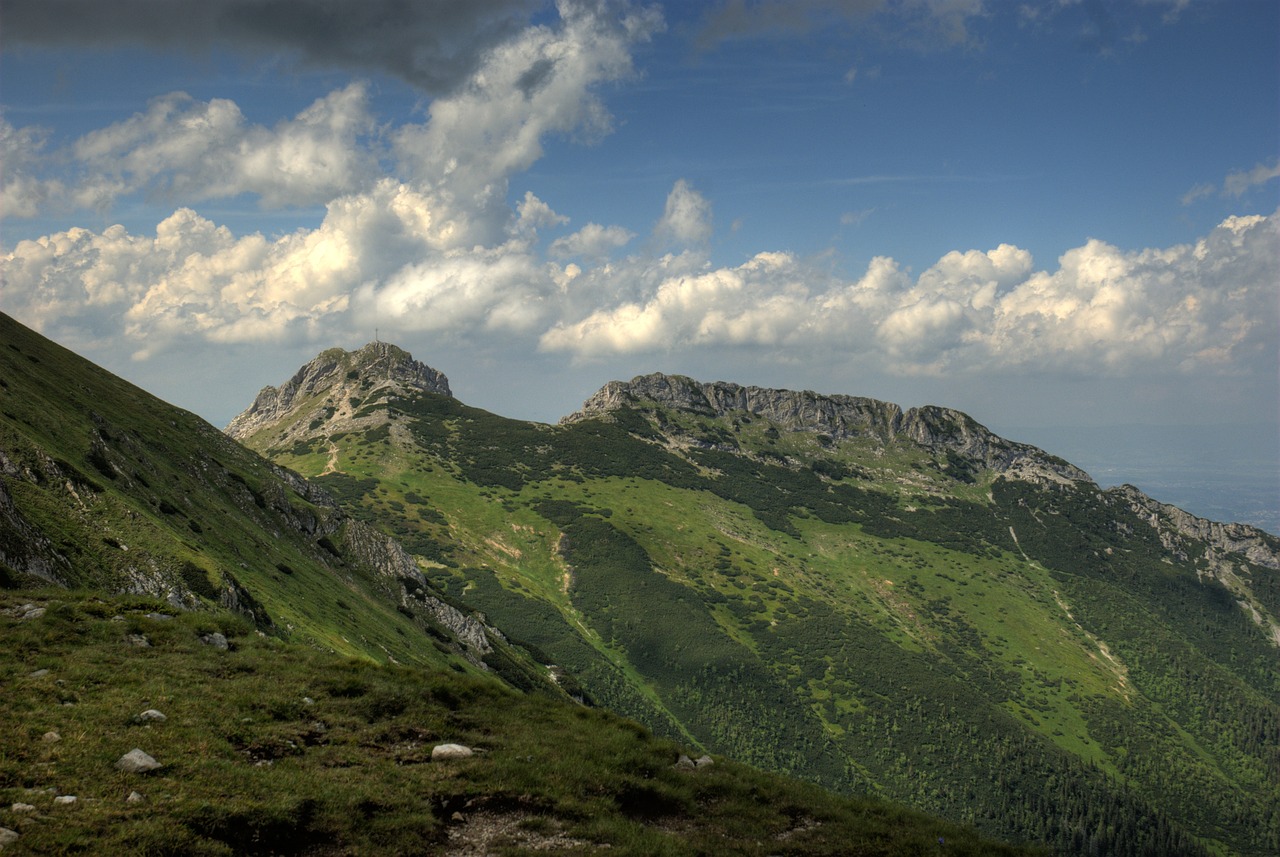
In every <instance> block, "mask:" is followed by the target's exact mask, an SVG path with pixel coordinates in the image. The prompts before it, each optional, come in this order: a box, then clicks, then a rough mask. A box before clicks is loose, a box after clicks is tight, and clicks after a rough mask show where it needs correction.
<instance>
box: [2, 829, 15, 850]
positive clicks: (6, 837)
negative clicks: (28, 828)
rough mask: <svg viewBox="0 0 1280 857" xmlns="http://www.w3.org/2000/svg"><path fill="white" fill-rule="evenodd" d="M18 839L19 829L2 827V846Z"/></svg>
mask: <svg viewBox="0 0 1280 857" xmlns="http://www.w3.org/2000/svg"><path fill="white" fill-rule="evenodd" d="M17 841H18V831H16V830H10V829H9V828H7V827H0V848H4V847H5V846H6V845H11V844H12V843H14V842H17Z"/></svg>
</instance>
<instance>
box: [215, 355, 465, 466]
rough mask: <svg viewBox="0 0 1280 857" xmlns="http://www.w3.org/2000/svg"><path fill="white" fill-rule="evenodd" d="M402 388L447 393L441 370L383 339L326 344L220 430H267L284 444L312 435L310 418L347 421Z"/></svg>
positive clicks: (240, 433)
mask: <svg viewBox="0 0 1280 857" xmlns="http://www.w3.org/2000/svg"><path fill="white" fill-rule="evenodd" d="M408 391H418V392H427V393H436V394H439V395H442V396H452V395H453V393H452V392H451V391H450V389H449V379H448V378H446V377H445V376H444V374H443V373H441V372H438V371H436V370H435V369H432V368H431V367H430V366H427V365H426V364H425V363H421V362H419V361H417V360H414V359H413V356H412V355H411V354H409V352H407V351H405V350H404V349H402V348H399V347H398V346H395V345H392V344H391V343H389V342H370V343H369V344H368V345H366V346H364V347H363V348H361V349H359V350H357V351H344V350H343V349H341V348H330V349H329V350H327V351H323V352H321V353H320V354H319V356H317V357H316V358H315V359H314V360H312V361H311V362H309V363H307V364H306V365H305V366H303V367H302V368H301V369H299V370H298V371H297V372H296V373H295V374H294V376H293V377H292V378H290V379H289V380H288V381H286V382H285V383H284V384H283V385H282V386H280V387H264V388H262V390H261V392H259V393H258V396H257V398H256V399H254V401H253V404H252V405H250V406H249V407H248V409H246V410H245V411H244V412H243V413H241V414H240V415H239V416H237V417H236V418H235V419H233V420H232V421H231V422H230V423H229V424H228V425H227V427H226V433H227V434H229V435H231V436H232V437H234V438H235V439H237V440H240V441H244V440H247V439H248V438H250V437H253V436H254V435H257V434H258V433H259V432H262V431H264V430H268V429H269V430H270V433H271V434H272V437H271V438H270V442H271V443H272V444H276V443H283V442H290V441H293V440H297V439H300V438H302V437H306V436H307V435H308V434H310V433H313V432H314V430H315V428H318V427H319V426H318V425H317V426H314V427H313V426H312V423H313V422H317V421H318V422H319V423H324V422H329V421H332V420H335V419H336V420H338V421H343V420H351V419H352V418H353V417H354V416H355V413H356V412H357V411H358V409H359V407H360V406H362V405H364V404H368V403H372V402H375V401H378V400H379V399H385V398H386V397H388V396H394V395H397V394H403V393H405V392H408ZM344 428H345V427H344ZM348 430H349V429H348Z"/></svg>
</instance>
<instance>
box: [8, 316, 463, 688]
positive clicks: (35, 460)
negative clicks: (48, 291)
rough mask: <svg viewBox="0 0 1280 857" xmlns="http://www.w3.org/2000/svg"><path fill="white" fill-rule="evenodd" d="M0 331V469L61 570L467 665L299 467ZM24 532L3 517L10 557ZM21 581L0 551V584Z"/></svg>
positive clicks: (335, 646) (317, 636) (302, 634)
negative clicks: (296, 472)
mask: <svg viewBox="0 0 1280 857" xmlns="http://www.w3.org/2000/svg"><path fill="white" fill-rule="evenodd" d="M0 341H2V342H3V343H4V345H3V346H2V347H0V452H2V453H3V455H4V456H5V460H6V461H7V464H6V465H5V466H4V468H3V469H4V475H3V477H0V478H3V488H4V490H5V491H6V493H7V494H8V495H10V496H11V498H12V501H13V503H14V505H15V507H16V511H17V514H18V515H19V516H21V518H22V521H23V522H24V523H25V524H26V525H29V527H30V528H31V529H32V530H34V531H36V532H38V533H40V534H43V535H44V536H45V537H46V539H47V541H46V543H45V545H44V546H43V548H40V549H37V550H36V553H43V554H44V555H45V556H46V558H47V559H48V561H49V566H50V568H52V569H53V570H54V571H55V576H56V578H57V580H58V582H59V583H61V584H63V585H73V586H91V587H95V588H102V589H105V590H108V591H133V592H147V593H150V594H153V595H159V596H162V597H169V598H171V599H172V600H174V601H176V602H180V603H185V604H187V605H188V606H196V605H198V604H209V603H215V604H216V603H219V602H222V601H225V599H226V597H227V594H228V592H231V591H234V592H235V593H236V595H237V597H238V598H239V599H240V600H241V601H242V603H243V605H246V606H247V607H249V608H250V609H254V610H255V611H256V613H257V618H258V620H259V624H260V626H261V627H263V628H264V629H267V630H269V631H270V632H271V633H273V634H276V635H279V636H284V637H288V638H290V639H293V640H297V641H300V642H306V643H308V644H311V645H314V646H317V647H320V648H324V649H327V650H330V651H334V652H338V653H341V654H344V655H348V656H359V657H367V658H371V659H373V660H376V661H379V662H384V663H385V662H388V661H392V660H394V661H396V662H400V663H406V664H418V665H423V666H431V667H435V668H445V667H448V668H453V669H457V670H462V671H465V672H477V671H478V670H477V669H476V667H474V666H473V665H472V664H471V663H469V662H468V661H467V660H466V659H464V658H463V657H460V656H459V655H458V654H457V652H458V651H459V650H460V649H459V646H458V645H456V641H454V640H452V638H451V635H450V634H449V633H448V632H447V631H445V630H444V629H442V628H440V627H439V626H438V625H436V624H434V623H433V622H431V621H429V620H428V619H426V618H423V617H421V616H417V617H414V616H410V615H406V613H405V612H401V611H397V609H396V606H397V604H396V601H395V600H394V599H393V598H389V597H388V592H387V590H388V589H389V588H391V586H392V583H391V582H389V581H388V580H386V579H385V578H384V577H383V576H382V575H380V574H379V573H378V572H377V570H376V569H374V568H371V567H370V566H369V565H368V564H367V563H365V562H362V561H361V560H360V559H358V558H357V557H356V556H354V555H353V553H352V552H351V551H350V550H348V549H347V547H348V546H347V545H346V543H345V538H346V535H347V528H346V526H345V525H344V524H343V521H344V520H345V514H344V513H341V512H339V510H337V508H336V507H331V506H329V505H325V503H324V502H317V501H322V500H323V498H320V497H317V496H316V495H314V493H312V492H310V491H309V490H307V489H306V487H305V486H303V485H302V483H301V481H300V480H299V481H298V482H297V483H296V484H290V483H289V482H288V481H285V480H283V479H282V478H281V476H280V474H279V473H278V472H277V471H276V469H275V468H274V467H273V465H271V464H270V463H269V462H267V461H265V460H264V459H262V458H261V457H260V456H258V455H256V454H254V453H252V452H250V451H249V450H247V449H245V448H244V447H242V446H240V445H239V444H237V443H235V442H233V441H231V440H230V439H229V438H227V437H226V436H225V435H224V434H222V433H221V432H220V431H218V430H217V429H215V428H214V427H213V426H210V425H209V424H208V423H206V422H204V421H203V420H201V419H199V418H198V417H196V416H194V415H193V414H190V413H188V412H186V411H182V410H180V409H178V408H174V407H172V406H170V405H168V404H166V403H164V402H162V401H160V400H158V399H156V398H155V397H153V396H151V395H149V394H147V393H146V392H144V391H142V390H140V389H138V388H137V387H134V386H133V385H131V384H129V383H127V382H125V381H123V380H121V379H119V378H116V377H114V376H112V375H110V374H109V373H106V372H104V371H102V370H101V369H99V368H98V367H96V366H93V365H92V364H90V363H88V362H87V361H85V360H83V359H82V358H80V357H78V356H76V355H75V354H73V353H71V352H69V351H67V350H66V349H63V348H61V347H59V346H57V345H56V344H54V343H52V342H50V341H48V340H47V339H45V338H43V337H41V336H39V335H37V334H35V333H33V332H32V331H30V330H28V329H26V328H25V327H23V326H21V325H19V324H17V323H16V322H14V321H13V320H12V319H10V318H8V317H7V316H3V315H0ZM299 488H301V489H302V490H303V491H304V493H299ZM304 494H305V496H304ZM328 502H329V503H330V504H331V503H332V501H328ZM0 523H3V522H0ZM10 523H12V521H10ZM29 536H30V533H29V532H22V531H17V530H14V529H12V528H11V527H7V526H0V539H4V540H6V541H4V542H3V545H4V546H6V547H8V548H9V549H10V551H11V552H14V553H15V555H17V556H24V555H25V554H27V553H30V552H31V551H32V549H33V548H32V545H33V544H34V541H33V540H32V539H31V538H29ZM335 552H336V553H338V554H344V555H343V556H337V555H335ZM17 564H18V563H16V562H15V565H17ZM21 582H26V583H31V582H32V580H31V579H30V578H26V577H24V576H23V575H21V574H19V573H17V572H16V571H15V570H14V569H13V568H7V567H5V565H4V564H3V563H0V585H4V584H8V585H14V584H17V583H21ZM398 586H399V584H395V588H397V589H398Z"/></svg>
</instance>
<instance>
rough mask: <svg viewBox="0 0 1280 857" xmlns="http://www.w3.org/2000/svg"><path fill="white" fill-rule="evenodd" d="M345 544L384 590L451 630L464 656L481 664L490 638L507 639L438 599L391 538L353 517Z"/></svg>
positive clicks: (349, 551)
mask: <svg viewBox="0 0 1280 857" xmlns="http://www.w3.org/2000/svg"><path fill="white" fill-rule="evenodd" d="M342 542H343V548H344V549H345V551H346V553H347V556H348V558H349V559H352V560H354V561H356V562H359V563H361V564H362V565H364V566H365V567H366V568H369V569H371V570H372V571H374V572H375V573H376V574H377V575H379V576H380V577H381V578H382V579H383V581H384V583H386V584H389V586H385V587H384V588H386V589H388V590H389V594H391V595H392V596H393V597H396V598H398V599H399V602H400V606H401V607H402V608H405V609H407V610H410V611H412V612H420V613H422V614H424V617H425V618H427V619H429V620H430V621H434V622H435V623H436V624H438V625H440V626H442V627H444V628H446V629H448V630H449V632H450V633H452V634H453V636H454V637H456V638H457V639H458V641H459V642H461V643H462V645H463V647H464V649H465V651H464V654H465V655H466V656H467V657H468V659H469V660H471V661H472V662H473V663H476V664H478V665H479V664H481V663H482V660H481V659H482V657H483V656H484V655H487V654H488V653H489V652H491V651H493V646H492V644H491V643H490V642H489V637H490V635H492V636H494V637H495V638H497V639H500V640H505V639H506V638H505V637H504V636H503V635H502V634H501V632H499V631H498V630H497V629H496V628H493V627H492V626H490V625H488V624H486V623H485V622H482V621H480V619H478V618H476V616H474V615H472V614H470V613H464V612H463V611H461V610H459V609H458V608H457V607H454V606H453V605H452V604H449V603H447V602H445V601H442V600H441V599H440V598H437V597H436V596H435V595H434V594H433V592H434V589H433V588H432V587H431V585H430V584H429V583H428V582H427V579H426V577H425V576H424V575H423V574H422V572H421V571H419V570H418V566H417V563H415V562H414V560H413V557H412V556H410V555H409V552H408V551H406V550H405V549H404V548H403V547H402V546H401V545H400V543H399V542H398V541H396V540H395V539H393V538H391V537H390V536H387V535H384V534H383V533H380V532H378V531H377V530H376V529H374V528H373V527H371V526H369V525H368V524H366V523H364V522H363V521H357V520H355V519H354V518H349V519H347V520H346V524H345V531H344V534H343V539H342Z"/></svg>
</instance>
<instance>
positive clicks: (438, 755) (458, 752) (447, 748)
mask: <svg viewBox="0 0 1280 857" xmlns="http://www.w3.org/2000/svg"><path fill="white" fill-rule="evenodd" d="M470 755H472V750H471V748H470V747H465V746H463V745H462V744H437V745H436V746H435V747H432V748H431V761H433V762H438V761H441V760H445V759H465V758H467V757H468V756H470Z"/></svg>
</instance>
